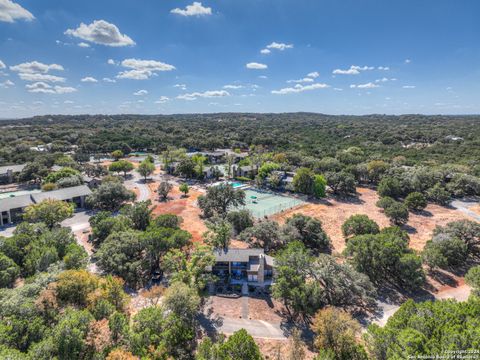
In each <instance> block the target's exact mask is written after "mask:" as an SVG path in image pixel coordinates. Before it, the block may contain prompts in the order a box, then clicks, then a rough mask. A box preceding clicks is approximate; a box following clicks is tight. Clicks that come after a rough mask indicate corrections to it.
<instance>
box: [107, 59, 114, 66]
mask: <svg viewBox="0 0 480 360" xmlns="http://www.w3.org/2000/svg"><path fill="white" fill-rule="evenodd" d="M107 64H108V65H115V60H113V59H108V60H107Z"/></svg>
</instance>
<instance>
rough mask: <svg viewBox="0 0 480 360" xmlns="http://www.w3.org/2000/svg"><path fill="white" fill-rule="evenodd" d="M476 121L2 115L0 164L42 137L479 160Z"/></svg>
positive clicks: (61, 143) (133, 145)
mask: <svg viewBox="0 0 480 360" xmlns="http://www.w3.org/2000/svg"><path fill="white" fill-rule="evenodd" d="M479 123H480V117H478V116H440V115H439V116H424V115H403V116H387V115H370V116H329V115H322V114H311V113H291V114H209V115H199V114H196V115H169V116H143V115H117V116H104V115H97V116H87V115H84V116H41V117H34V118H30V119H22V120H11V121H2V122H1V123H0V125H1V126H2V131H1V134H0V157H1V162H2V163H8V162H14V163H19V162H24V161H26V160H28V157H29V156H31V154H30V155H29V154H28V151H25V150H26V146H32V145H35V144H42V143H53V145H54V149H58V150H62V149H63V148H64V147H65V146H69V145H77V146H79V148H80V150H82V151H83V152H86V153H92V152H105V153H107V152H108V153H109V152H111V151H113V150H116V149H122V150H123V151H124V153H128V152H129V151H130V150H143V149H149V150H152V151H154V152H161V151H163V150H165V149H166V148H167V146H169V145H172V146H175V147H184V148H187V149H193V148H197V149H214V148H224V147H233V148H242V147H243V148H248V147H249V146H251V145H262V146H265V147H267V148H269V149H272V150H276V151H283V152H287V153H288V152H292V153H293V154H296V155H297V156H298V155H301V156H302V157H306V159H305V160H304V161H311V160H313V159H321V158H324V157H332V156H335V155H336V153H337V151H339V150H343V149H347V148H349V147H352V146H357V147H360V148H362V149H363V151H364V152H365V153H366V155H367V156H368V157H369V158H378V159H390V158H393V157H395V156H400V155H401V156H404V157H405V158H406V159H407V163H408V164H417V163H427V164H437V165H438V164H445V163H461V164H464V165H478V163H477V162H478V159H479V158H480V126H479ZM452 137H453V139H455V137H458V138H462V139H459V140H452ZM19 150H20V151H19ZM293 154H292V156H293ZM309 157H311V159H309Z"/></svg>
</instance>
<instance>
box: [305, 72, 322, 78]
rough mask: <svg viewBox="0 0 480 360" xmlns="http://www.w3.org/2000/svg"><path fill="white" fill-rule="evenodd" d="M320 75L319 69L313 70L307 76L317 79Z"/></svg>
mask: <svg viewBox="0 0 480 360" xmlns="http://www.w3.org/2000/svg"><path fill="white" fill-rule="evenodd" d="M319 76H320V73H319V72H318V71H313V72H311V73H308V74H307V77H309V78H312V79H316V78H317V77H319Z"/></svg>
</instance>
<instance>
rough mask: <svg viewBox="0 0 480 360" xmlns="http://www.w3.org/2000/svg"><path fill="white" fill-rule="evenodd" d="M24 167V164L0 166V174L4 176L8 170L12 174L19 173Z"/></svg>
mask: <svg viewBox="0 0 480 360" xmlns="http://www.w3.org/2000/svg"><path fill="white" fill-rule="evenodd" d="M25 166H26V164H21V165H5V166H0V174H6V173H8V171H9V170H11V171H12V172H14V173H16V172H21V171H22V170H23V168H24V167H25Z"/></svg>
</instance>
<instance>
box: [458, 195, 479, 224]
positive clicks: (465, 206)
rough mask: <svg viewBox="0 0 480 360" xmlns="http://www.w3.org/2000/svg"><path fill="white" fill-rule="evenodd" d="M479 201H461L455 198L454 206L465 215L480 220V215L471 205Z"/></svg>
mask: <svg viewBox="0 0 480 360" xmlns="http://www.w3.org/2000/svg"><path fill="white" fill-rule="evenodd" d="M476 204H478V202H472V201H461V200H454V201H452V206H453V207H454V208H455V209H457V210H460V211H461V212H463V213H464V214H465V215H467V216H470V217H471V218H473V219H475V220H477V221H480V215H479V214H477V213H476V212H474V211H472V210H470V207H471V206H472V205H476Z"/></svg>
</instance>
